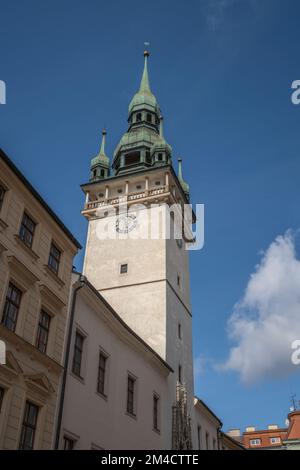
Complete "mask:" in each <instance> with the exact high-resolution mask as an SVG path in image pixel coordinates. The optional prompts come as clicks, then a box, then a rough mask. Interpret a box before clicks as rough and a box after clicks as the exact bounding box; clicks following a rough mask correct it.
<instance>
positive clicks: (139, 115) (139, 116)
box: [136, 113, 142, 122]
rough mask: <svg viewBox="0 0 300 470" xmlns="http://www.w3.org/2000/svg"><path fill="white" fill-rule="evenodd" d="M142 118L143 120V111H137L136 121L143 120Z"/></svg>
mask: <svg viewBox="0 0 300 470" xmlns="http://www.w3.org/2000/svg"><path fill="white" fill-rule="evenodd" d="M141 120H142V113H137V115H136V122H141Z"/></svg>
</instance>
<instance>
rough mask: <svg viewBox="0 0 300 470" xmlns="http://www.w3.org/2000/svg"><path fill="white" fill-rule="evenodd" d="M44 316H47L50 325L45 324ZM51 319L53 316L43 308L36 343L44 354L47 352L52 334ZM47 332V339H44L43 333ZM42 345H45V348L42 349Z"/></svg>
mask: <svg viewBox="0 0 300 470" xmlns="http://www.w3.org/2000/svg"><path fill="white" fill-rule="evenodd" d="M43 316H45V317H47V320H48V325H44V324H43V323H42V317H43ZM51 319H52V316H51V315H50V314H49V313H48V312H47V311H46V310H45V309H44V308H41V310H40V315H39V322H38V329H37V334H36V343H35V345H36V347H37V349H38V350H39V351H40V352H41V353H43V354H47V347H48V342H49V335H50V326H51ZM45 332H46V341H42V333H45ZM40 345H42V346H44V348H42V349H41V348H40Z"/></svg>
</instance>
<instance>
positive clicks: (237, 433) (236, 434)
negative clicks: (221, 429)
mask: <svg viewBox="0 0 300 470" xmlns="http://www.w3.org/2000/svg"><path fill="white" fill-rule="evenodd" d="M226 434H227V435H228V436H230V437H241V430H240V429H229V431H227V433H226Z"/></svg>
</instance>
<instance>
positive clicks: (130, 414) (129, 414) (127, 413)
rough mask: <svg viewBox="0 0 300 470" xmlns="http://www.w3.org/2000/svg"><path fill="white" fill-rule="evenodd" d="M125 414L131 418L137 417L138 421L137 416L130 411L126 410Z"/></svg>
mask: <svg viewBox="0 0 300 470" xmlns="http://www.w3.org/2000/svg"><path fill="white" fill-rule="evenodd" d="M125 414H126V415H127V416H129V418H132V419H135V420H136V421H137V416H136V415H133V414H132V413H129V412H128V411H125Z"/></svg>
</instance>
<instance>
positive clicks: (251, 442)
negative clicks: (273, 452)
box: [250, 439, 261, 446]
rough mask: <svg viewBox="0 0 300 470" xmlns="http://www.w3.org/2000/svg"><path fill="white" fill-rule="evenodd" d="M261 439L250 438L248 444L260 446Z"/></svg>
mask: <svg viewBox="0 0 300 470" xmlns="http://www.w3.org/2000/svg"><path fill="white" fill-rule="evenodd" d="M260 444H261V440H260V439H251V440H250V445H251V446H260Z"/></svg>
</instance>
